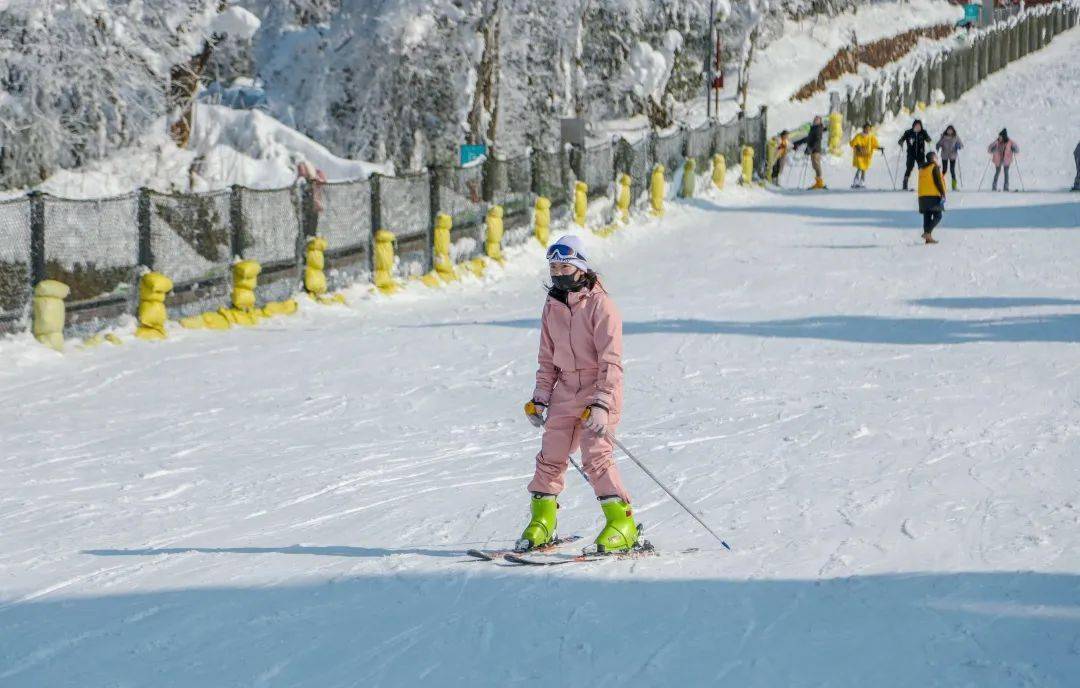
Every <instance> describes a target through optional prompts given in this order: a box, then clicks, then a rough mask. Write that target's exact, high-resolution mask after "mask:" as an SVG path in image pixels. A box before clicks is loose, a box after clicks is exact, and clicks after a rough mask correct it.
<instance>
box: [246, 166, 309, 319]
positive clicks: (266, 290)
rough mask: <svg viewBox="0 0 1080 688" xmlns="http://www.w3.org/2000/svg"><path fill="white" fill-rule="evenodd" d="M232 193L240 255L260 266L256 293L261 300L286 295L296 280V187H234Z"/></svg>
mask: <svg viewBox="0 0 1080 688" xmlns="http://www.w3.org/2000/svg"><path fill="white" fill-rule="evenodd" d="M233 194H234V196H233V199H232V202H233V203H239V204H240V208H239V212H238V216H239V219H240V230H239V232H240V235H239V236H240V240H239V246H240V257H241V258H243V259H244V260H254V261H258V263H259V264H260V265H261V266H262V272H261V273H259V287H258V289H257V290H256V294H257V296H258V297H259V299H260V300H261V301H280V300H283V299H287V298H289V297H290V296H291V295H292V293H293V292H294V291H295V290H296V289H297V288H298V286H299V280H300V272H299V269H298V266H299V261H300V256H301V255H302V253H301V251H300V247H301V244H302V241H301V239H302V236H301V235H302V230H301V220H300V218H301V197H300V188H299V187H298V186H290V187H288V188H285V189H248V188H245V187H236V188H234V189H233ZM234 212H235V211H234Z"/></svg>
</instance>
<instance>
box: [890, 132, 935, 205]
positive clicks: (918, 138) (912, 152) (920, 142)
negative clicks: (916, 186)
mask: <svg viewBox="0 0 1080 688" xmlns="http://www.w3.org/2000/svg"><path fill="white" fill-rule="evenodd" d="M930 140H931V139H930V134H927V133H926V131H925V130H924V129H923V125H922V120H921V119H917V120H915V121H914V122H912V124H911V128H910V129H908V130H907V131H905V132H904V135H903V136H901V137H900V140H899V141H897V143H899V144H900V145H901V146H904V145H906V146H907V166H906V167H905V168H904V191H907V188H908V178H909V177H911V171H912V170H913V169H915V165H918V166H919V167H922V166H923V163H925V162H926V144H928V143H930Z"/></svg>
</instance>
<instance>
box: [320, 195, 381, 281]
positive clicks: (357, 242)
mask: <svg viewBox="0 0 1080 688" xmlns="http://www.w3.org/2000/svg"><path fill="white" fill-rule="evenodd" d="M371 187H372V185H371V182H370V181H368V180H366V179H364V180H358V181H348V182H333V183H328V184H317V185H316V186H315V187H314V189H313V190H312V193H313V194H314V197H315V212H316V214H317V215H318V221H317V224H316V229H315V234H316V235H317V236H320V237H322V238H323V239H325V240H326V244H327V248H326V280H327V285H328V287H329V289H330V290H331V291H333V290H336V289H341V288H342V287H345V286H348V285H349V284H352V283H353V282H356V281H361V280H363V281H367V280H370V278H371V241H372V235H373V232H372V227H371Z"/></svg>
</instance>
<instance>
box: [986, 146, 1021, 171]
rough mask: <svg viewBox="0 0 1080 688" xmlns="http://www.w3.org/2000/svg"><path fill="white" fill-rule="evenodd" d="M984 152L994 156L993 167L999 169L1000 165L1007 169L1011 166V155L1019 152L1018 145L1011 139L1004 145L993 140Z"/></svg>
mask: <svg viewBox="0 0 1080 688" xmlns="http://www.w3.org/2000/svg"><path fill="white" fill-rule="evenodd" d="M986 152H987V153H990V154H991V155H993V156H994V167H1001V165H1002V164H1004V165H1005V166H1006V167H1008V166H1009V165H1012V161H1013V155H1014V154H1015V153H1019V152H1020V145H1019V144H1018V143H1016V141H1013V140H1012V139H1009V140H1008V141H1007V142H1005V143H1002V142H1001V141H999V140H998V139H994V141H993V143H991V144H990V145H989V146H987V148H986ZM1002 161H1004V163H1003V162H1002Z"/></svg>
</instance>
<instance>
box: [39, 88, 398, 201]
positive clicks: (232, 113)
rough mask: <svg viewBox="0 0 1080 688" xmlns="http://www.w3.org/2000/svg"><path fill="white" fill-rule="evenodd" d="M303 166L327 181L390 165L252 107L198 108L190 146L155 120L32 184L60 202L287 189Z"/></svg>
mask: <svg viewBox="0 0 1080 688" xmlns="http://www.w3.org/2000/svg"><path fill="white" fill-rule="evenodd" d="M302 162H307V163H310V164H311V165H314V166H315V167H316V168H318V169H320V170H323V171H324V172H325V173H326V175H327V178H328V179H330V180H331V181H335V180H344V179H358V178H366V177H368V176H370V175H371V174H373V173H376V172H378V173H380V174H393V172H394V168H393V166H392V165H391V164H389V163H387V164H381V165H380V164H374V163H368V162H361V161H357V160H347V159H345V158H339V157H337V156H335V155H334V154H332V153H331V152H330V151H328V150H327V149H326V148H325V147H324V146H322V145H320V144H318V143H316V142H315V141H314V140H312V139H310V138H308V137H307V136H304V135H303V134H301V133H299V132H297V131H296V130H294V129H290V128H289V127H287V126H285V125H284V124H282V123H281V122H279V121H278V120H276V119H274V118H273V117H271V116H269V115H267V114H266V113H264V112H261V111H259V110H233V109H230V108H227V107H223V106H218V105H206V104H200V105H198V107H197V108H196V112H195V128H194V132H193V134H192V139H191V144H190V147H189V148H187V149H180V148H177V146H176V144H174V143H173V141H172V140H171V139H170V138H169V136H168V134H167V133H166V122H165V119H164V118H160V119H159V120H158V122H157V123H156V124H155V126H154V127H153V130H152V131H151V132H150V133H148V134H146V135H145V136H143V138H142V139H141V140H140V142H139V143H138V144H137V145H135V146H133V147H131V148H128V149H125V150H121V151H119V152H117V153H116V154H115V155H112V156H110V157H108V158H105V159H103V160H100V161H97V162H94V163H92V164H90V165H87V166H86V167H84V168H81V169H78V170H63V171H60V172H57V173H56V174H54V175H52V176H51V177H49V178H48V179H47V180H45V182H43V183H42V184H41V185H40V187H39V188H40V189H41V190H42V191H46V192H48V193H50V194H54V195H56V196H63V197H65V198H99V197H102V196H109V195H116V194H122V193H127V192H129V191H131V190H133V189H137V188H139V187H140V186H146V187H149V188H152V189H155V190H157V191H162V192H169V191H185V192H186V191H209V190H212V189H221V188H227V187H228V186H230V185H232V184H241V185H243V186H247V187H251V188H256V189H272V188H281V187H284V186H289V185H290V184H292V183H293V182H294V181H295V180H296V166H297V165H298V164H299V163H302Z"/></svg>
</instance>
